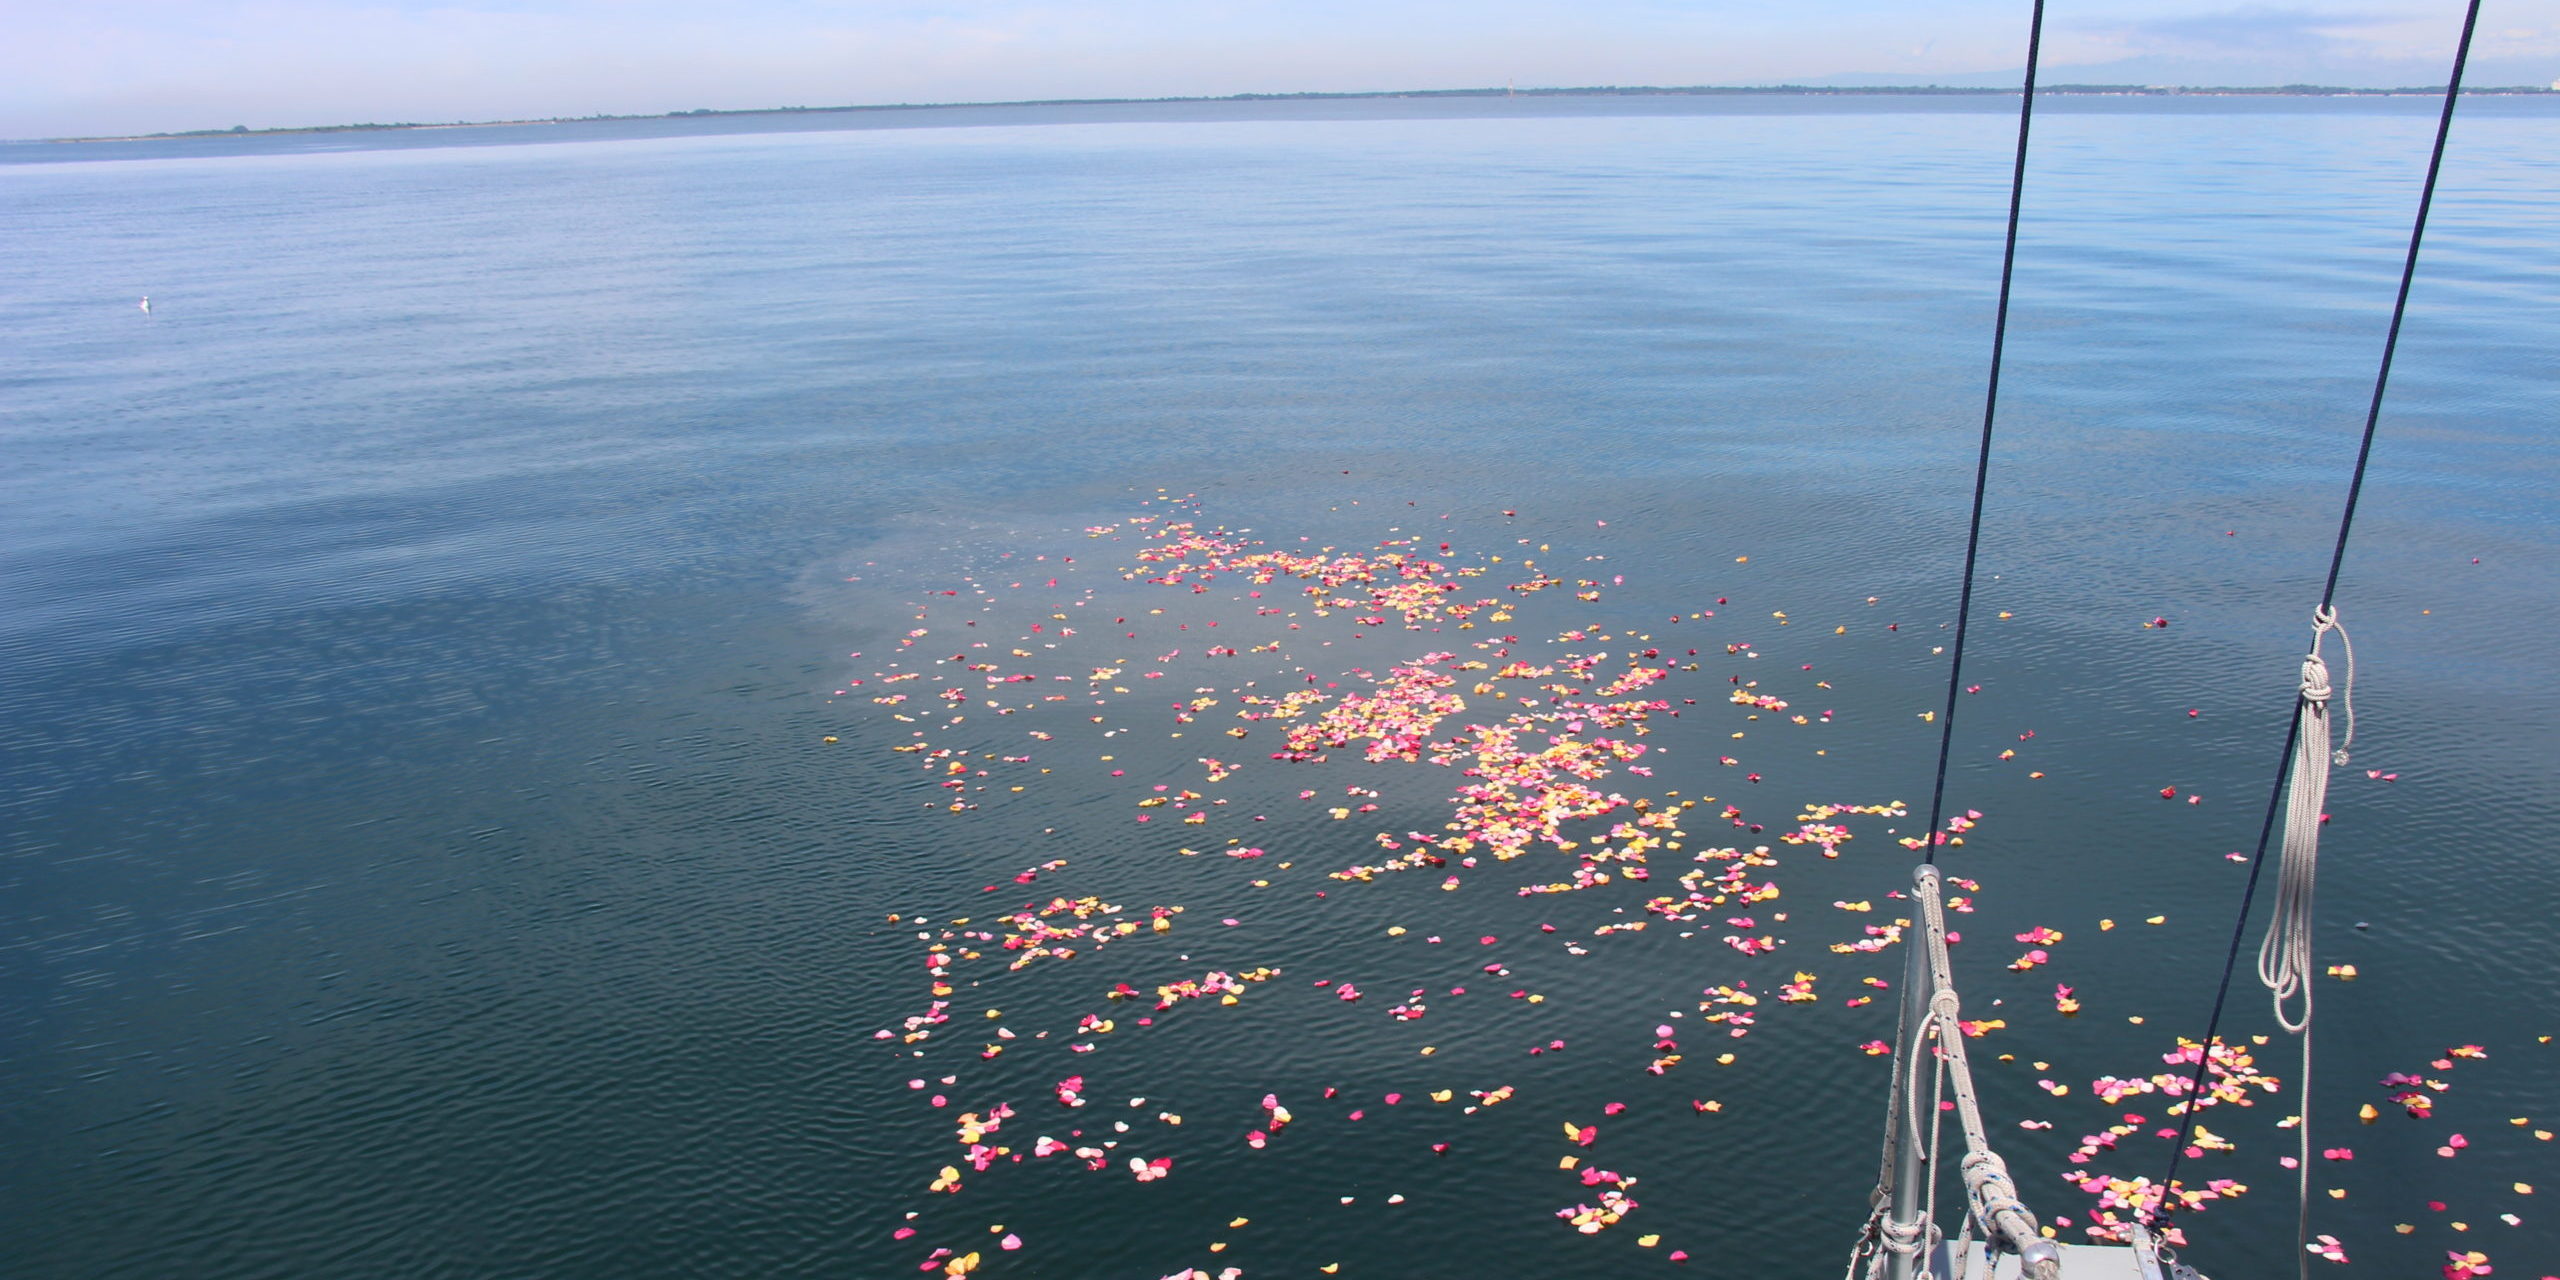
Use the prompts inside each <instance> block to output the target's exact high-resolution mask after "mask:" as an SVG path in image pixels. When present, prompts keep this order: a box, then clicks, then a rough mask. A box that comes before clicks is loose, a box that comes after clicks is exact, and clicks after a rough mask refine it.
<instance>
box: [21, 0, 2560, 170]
mask: <svg viewBox="0 0 2560 1280" xmlns="http://www.w3.org/2000/svg"><path fill="white" fill-rule="evenodd" d="M2461 13H2462V6H2461V4H2460V3H2459V2H2458V0H2296V2H2294V3H2289V4H2272V5H2247V6H2234V5H2231V4H2228V3H2214V2H2212V0H2092V3H2090V4H2088V5H2087V6H2086V7H2083V6H2081V5H2079V4H2074V3H2071V2H2070V0H2053V2H2052V3H2050V4H2049V7H2048V10H2047V15H2046V52H2045V64H2046V71H2045V79H2046V80H2047V81H2048V82H2095V83H2139V84H2190V85H2274V84H2290V83H2315V84H2332V85H2348V86H2358V87H2381V86H2401V85H2424V84H2441V83H2442V82H2443V79H2444V74H2445V70H2446V68H2447V65H2448V64H2449V62H2450V59H2451V56H2452V48H2453V42H2454V36H2455V33H2456V31H2457V29H2458V24H2459V22H2460V20H2461ZM2026 14H2027V6H2026V5H2025V4H2024V3H2022V2H2019V0H2002V2H2000V3H1987V2H1984V0H1945V2H1942V3H1936V4H1930V5H1926V6H1918V5H1912V4H1908V3H1892V2H1891V0H1816V2H1815V3H1810V4H1806V5H1802V6H1799V7H1796V8H1793V9H1791V10H1788V11H1785V12H1776V11H1774V10H1773V7H1772V6H1768V5H1765V4H1757V3H1754V4H1745V3H1738V2H1735V0H1692V2H1690V3H1685V4H1670V3H1663V2H1661V0H1582V2H1581V3H1576V4H1565V3H1556V2H1551V0H1468V2H1467V3H1457V2H1456V0H1404V2H1402V3H1376V2H1374V0H1372V2H1371V3H1349V2H1347V0H1290V2H1282V0H1189V2H1188V3H1175V2H1173V0H1115V2H1113V3H1102V2H1101V0H946V2H945V3H938V4H937V3H901V2H898V0H731V3H728V4H726V5H723V6H719V7H718V8H717V9H714V8H713V7H711V6H706V5H703V4H700V3H685V4H679V3H672V2H670V0H450V2H448V3H431V2H421V0H373V2H370V3H365V2H360V0H86V2H84V3H76V4H67V3H60V2H59V0H0V18H5V21H6V26H7V29H8V30H9V32H10V38H9V39H8V40H7V41H5V42H0V137H16V138H30V137H52V136H67V135H75V134H114V133H143V132H163V131H178V130H188V129H217V128H228V127H231V126H233V125H246V126H248V127H250V128H269V127H279V126H292V125H319V124H336V123H349V122H356V121H450V120H496V119H527V118H547V117H554V116H582V115H594V114H617V115H618V114H651V113H657V112H666V111H679V110H688V109H694V108H704V107H708V108H717V109H739V108H754V107H774V106H838V105H848V104H861V103H890V102H970V101H1002V100H1020V99H1043V98H1103V97H1168V96H1190V95H1200V96H1220V95H1226V94H1234V93H1285V92H1293V91H1326V92H1340V91H1359V90H1382V89H1384V90H1392V89H1448V88H1475V87H1489V86H1499V85H1502V84H1506V83H1511V84H1517V85H1519V86H1521V87H1523V88H1529V87H1560V86H1585V85H1694V84H1776V83H1807V84H1858V83H1869V84H1879V83H1880V84H1903V83H1942V84H1961V85H1987V84H2001V83H2014V82H2015V79H2016V76H2017V68H2018V67H2019V65H2020V64H2021V62H2022V60H2023V59H2022V53H2021V48H2022V45H2023V43H2024V39H2025V26H2026ZM2468 80H2469V82H2470V83H2472V84H2476V85H2513V84H2535V85H2541V84H2549V83H2551V82H2553V81H2554V80H2560V0H2487V3H2485V4H2484V5H2483V7H2482V11H2481V19H2480V33H2479V37H2478V40H2477V44H2476V47H2475V49H2474V53H2473V70H2472V73H2471V74H2470V76H2469V77H2468Z"/></svg>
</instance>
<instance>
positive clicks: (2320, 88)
mask: <svg viewBox="0 0 2560 1280" xmlns="http://www.w3.org/2000/svg"><path fill="white" fill-rule="evenodd" d="M2443 92H2444V86H2442V85H2406V86H2401V87H2398V88H2388V89H2376V88H2357V87H2352V86H2347V85H2322V84H2282V85H2163V84H2044V85H2038V86H2036V93H2037V95H2038V96H2043V95H2046V94H2053V95H2059V96H2074V95H2088V96H2117V97H2124V96H2132V97H2178V96H2186V95H2201V96H2213V95H2227V96H2242V97H2324V98H2325V97H2401V96H2407V95H2415V94H2425V95H2439V94H2442V93H2443ZM2462 92H2463V94H2464V96H2466V97H2467V96H2470V95H2473V94H2481V95H2492V96H2531V95H2536V94H2555V95H2560V86H2555V87H2552V88H2545V87H2543V86H2541V85H2465V86H2463V89H2462ZM2017 93H2018V90H2017V89H2016V88H2013V87H2012V88H1991V87H1979V86H1971V85H1939V84H1910V85H1815V84H1789V83H1781V84H1771V85H1580V86H1572V87H1562V86H1556V87H1536V88H1526V89H1522V88H1516V87H1513V86H1508V85H1506V86H1502V87H1499V88H1494V87H1485V88H1469V89H1355V90H1340V91H1325V90H1300V91H1295V92H1286V93H1229V94H1185V95H1174V96H1167V97H1151V98H1128V97H1119V98H1017V99H1003V100H992V101H980V102H878V103H853V104H846V105H841V106H826V107H808V106H793V107H782V106H773V107H695V108H692V109H690V110H684V111H641V112H623V113H598V114H594V115H584V116H531V117H524V118H520V119H508V120H439V121H398V122H371V121H367V122H363V123H353V124H305V125H270V126H266V127H262V128H257V129H252V128H249V127H248V126H246V125H233V126H231V127H230V128H228V129H182V130H172V131H167V132H161V133H127V134H93V135H85V136H75V137H53V138H31V139H22V140H21V141H28V142H42V143H82V142H150V141H160V140H166V139H171V138H243V137H260V136H265V135H273V134H294V133H351V132H368V131H389V130H401V129H497V128H508V127H512V126H520V125H541V124H593V123H600V122H607V121H617V120H694V119H706V118H716V117H723V116H764V115H825V114H831V113H852V112H865V111H954V110H968V109H985V108H995V107H1079V106H1097V107H1098V106H1145V105H1151V104H1157V103H1181V102H1300V101H1357V100H1362V99H1380V98H1505V97H1518V98H1533V97H1534V98H1567V97H1651V96H1659V97H1678V96H1715V95H1726V94H1731V95H1751V94H1770V95H1779V94H1801V95H1816V96H1818V95H1838V96H1844V97H1859V96H1871V97H1887V96H1894V95H1913V96H1951V97H2015V96H2016V95H2017Z"/></svg>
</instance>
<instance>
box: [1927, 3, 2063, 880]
mask: <svg viewBox="0 0 2560 1280" xmlns="http://www.w3.org/2000/svg"><path fill="white" fill-rule="evenodd" d="M2043 44H2044V0H2035V14H2034V16H2032V17H2031V18H2029V19H2028V22H2027V81H2026V89H2025V92H2024V93H2023V94H2021V95H2020V96H2019V100H2018V155H2017V160H2016V162H2015V163H2014V164H2013V165H2012V166H2011V167H2010V170H2009V239H2008V243H2007V244H2006V245H2005V246H2004V247H2003V248H2002V249H2001V251H2000V310H1999V312H1998V315H1997V317H1996V318H1995V319H1994V320H1993V321H1992V323H1991V379H1990V383H1989V385H1988V386H1987V387H1986V388H1985V390H1984V391H1983V394H1982V449H1981V452H1979V453H1978V454H1976V455H1975V457H1974V460H1973V520H1972V523H1971V526H1970V527H1969V528H1968V529H1967V531H1966V533H1965V539H1964V589H1963V591H1962V593H1961V594H1959V595H1958V596H1957V597H1956V639H1955V656H1954V658H1953V660H1951V661H1949V662H1948V663H1947V705H1946V709H1945V710H1943V711H1941V712H1939V713H1938V779H1937V781H1936V782H1935V783H1933V784H1932V785H1931V786H1930V788H1929V825H1928V826H1927V827H1925V828H1923V829H1922V833H1921V836H1920V860H1921V861H1922V862H1928V861H1931V860H1932V859H1933V857H1934V856H1935V851H1936V848H1937V843H1938V817H1939V814H1940V812H1941V811H1942V809H1943V806H1944V805H1945V804H1946V799H1947V755H1948V752H1949V750H1950V749H1951V748H1952V747H1953V746H1954V745H1955V733H1956V693H1957V690H1958V688H1959V686H1961V685H1962V684H1963V683H1964V637H1965V629H1966V624H1967V623H1969V622H1971V621H1972V618H1973V566H1974V562H1975V560H1976V559H1977V558H1978V556H1979V553H1980V552H1981V550H1982V495H1983V490H1984V488H1985V486H1986V482H1987V481H1988V480H1989V479H1990V476H1991V423H1992V420H1993V418H1994V417H1996V416H1997V415H1998V413H1999V410H2000V357H2001V355H2002V354H2003V353H2004V352H2005V351H2006V349H2007V347H2008V343H2009V282H2010V280H2011V279H2012V278H2013V277H2014V276H2015V275H2016V273H2017V266H2018V205H2019V202H2020V200H2021V199H2022V197H2024V196H2025V194H2026V189H2027V132H2028V128H2029V126H2030V125H2032V124H2033V123H2034V121H2035V114H2036V55H2037V53H2038V52H2039V50H2040V49H2041V48H2042V46H2043Z"/></svg>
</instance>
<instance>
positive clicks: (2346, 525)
mask: <svg viewBox="0 0 2560 1280" xmlns="http://www.w3.org/2000/svg"><path fill="white" fill-rule="evenodd" d="M2479 22H2480V0H2470V7H2469V9H2468V11H2467V12H2465V13H2464V15H2463V18H2462V39H2461V41H2460V42H2459V43H2457V44H2456V45H2455V46H2454V53H2453V76H2452V78H2451V79H2449V80H2447V81H2446V82H2445V88H2444V111H2443V114H2441V115H2440V116H2438V117H2437V119H2436V142H2435V150H2434V152H2433V153H2432V154H2430V155H2429V156H2428V158H2427V181H2426V185H2425V186H2424V187H2422V188H2420V190H2419V192H2418V216H2417V218H2416V220H2415V221H2414V222H2413V223H2412V224H2411V225H2410V227H2409V253H2408V256H2407V257H2406V258H2405V259H2404V260H2403V261H2402V262H2401V264H2400V296H2399V297H2398V299H2397V300H2395V301H2394V302H2393V303H2392V304H2391V329H2390V333H2389V336H2387V337H2385V338H2384V339H2383V342H2382V364H2381V367H2380V368H2379V369H2378V370H2377V371H2376V372H2375V373H2374V376H2373V401H2372V403H2371V404H2370V405H2369V406H2367V408H2366V410H2365V415H2364V440H2363V443H2361V444H2360V445H2358V446H2357V448H2356V466H2355V473H2354V475H2353V477H2352V478H2351V479H2350V480H2349V481H2348V482H2347V502H2346V508H2345V510H2343V511H2342V512H2340V513H2339V516H2338V542H2337V546H2336V547H2335V548H2334V549H2333V550H2332V551H2331V552H2330V553H2329V579H2328V582H2327V583H2326V584H2325V585H2323V586H2322V587H2321V588H2320V613H2321V614H2322V615H2323V616H2326V615H2327V614H2328V613H2329V611H2330V607H2331V605H2332V604H2333V603H2334V601H2335V599H2336V597H2337V593H2338V570H2339V568H2340V567H2341V566H2343V565H2344V564H2345V563H2346V559H2347V535H2348V534H2349V533H2350V532H2352V531H2353V530H2354V528H2355V522H2356V501H2357V499H2359V498H2360V497H2362V496H2363V494H2364V477H2365V466H2366V464H2367V463H2368V462H2369V461H2371V460H2372V458H2373V435H2374V428H2375V426H2376V425H2377V424H2378V423H2380V422H2381V421H2382V394H2383V391H2384V389H2385V388H2386V387H2388V386H2389V385H2390V382H2391V359H2392V357H2393V356H2394V355H2395V354H2397V353H2398V351H2399V348H2400V322H2401V320H2402V319H2403V318H2404V317H2405V316H2406V315H2407V314H2408V310H2409V286H2410V284H2411V282H2412V281H2414V280H2415V279H2416V278H2417V274H2418V247H2419V245H2420V244H2421V243H2423V242H2424V241H2425V239H2426V235H2427V212H2428V210H2429V209H2431V208H2432V207H2433V206H2434V205H2435V199H2436V175H2437V173H2438V172H2439V171H2441V170H2442V169H2443V168H2444V145H2445V139H2446V138H2447V137H2448V136H2449V135H2450V134H2451V133H2452V132H2453V107H2454V103H2455V102H2456V101H2457V100H2459V99H2460V98H2461V96H2462V70H2463V66H2464V64H2465V63H2467V62H2469V61H2470V59H2471V33H2472V30H2473V29H2474V28H2475V27H2477V26H2478V25H2479ZM2301 733H2302V716H2301V699H2300V696H2299V695H2297V696H2296V698H2295V702H2294V708H2293V712H2292V714H2289V715H2287V716H2286V717H2285V735H2284V752H2283V754H2281V755H2279V756H2278V757H2276V780H2275V786H2274V787H2272V788H2271V789H2269V791H2268V793H2267V816H2266V821H2265V822H2264V823H2262V824H2260V825H2259V827H2258V850H2257V854H2256V856H2255V857H2253V858H2251V859H2250V861H2249V883H2248V886H2247V887H2246V888H2244V889H2242V890H2241V893H2240V915H2239V918H2238V919H2236V920H2234V921H2232V922H2231V948H2230V951H2229V952H2228V953H2227V954H2225V955H2224V956H2223V958H2222V981H2221V982H2220V983H2219V984H2218V985H2217V986H2216V987H2215V988H2214V992H2213V1012H2212V1014H2211V1015H2210V1016H2209V1017H2207V1018H2206V1020H2205V1030H2204V1041H2203V1048H2202V1050H2201V1052H2200V1053H2199V1054H2198V1055H2197V1058H2196V1066H2195V1071H2194V1073H2193V1074H2192V1075H2190V1076H2189V1077H2188V1079H2187V1093H2186V1105H2185V1117H2184V1123H2183V1124H2181V1125H2180V1126H2179V1129H2178V1141H2177V1142H2176V1144H2175V1145H2173V1146H2171V1147H2170V1149H2169V1171H2168V1172H2167V1173H2166V1174H2165V1175H2163V1176H2162V1177H2161V1179H2160V1187H2159V1191H2160V1202H2159V1205H2158V1208H2157V1212H2156V1213H2155V1214H2154V1215H2152V1218H2151V1220H2152V1221H2154V1222H2158V1223H2166V1222H2167V1220H2168V1218H2169V1215H2171V1214H2174V1213H2176V1212H2177V1210H2178V1207H2179V1205H2178V1200H2177V1195H2176V1191H2175V1188H2176V1185H2177V1177H2178V1163H2179V1161H2180V1160H2181V1159H2182V1158H2183V1157H2184V1156H2185V1155H2186V1151H2187V1144H2188V1143H2189V1142H2190V1141H2192V1140H2193V1138H2194V1134H2195V1128H2196V1113H2197V1112H2198V1111H2200V1110H2202V1109H2203V1108H2202V1107H2201V1106H2200V1105H2199V1104H2200V1103H2201V1102H2202V1101H2203V1099H2204V1078H2205V1075H2206V1073H2207V1072H2208V1071H2209V1070H2210V1069H2211V1066H2212V1063H2213V1051H2214V1048H2215V1047H2216V1046H2217V1045H2219V1044H2220V1043H2221V1033H2222V1010H2223V1006H2224V1004H2225V1003H2226V1001H2227V1000H2228V998H2229V996H2230V994H2231V974H2232V971H2233V970H2234V969H2235V968H2237V967H2238V965H2239V963H2240V943H2241V939H2242V938H2243V937H2244V936H2246V934H2247V933H2248V928H2249V908H2250V905H2251V904H2252V903H2253V902H2254V901H2255V900H2256V898H2257V895H2258V874H2259V872H2260V871H2262V870H2263V869H2264V868H2265V867H2266V863H2267V843H2268V841H2269V839H2270V838H2271V837H2272V836H2273V835H2274V833H2275V829H2276V814H2277V813H2278V812H2279V811H2280V810H2281V808H2282V806H2283V804H2284V795H2285V784H2286V782H2287V781H2288V774H2289V772H2290V768H2291V765H2292V763H2293V753H2294V748H2295V747H2296V746H2297V745H2299V744H2300V741H2301ZM2302 1109H2303V1115H2302V1116H2301V1117H2300V1118H2299V1119H2298V1120H2297V1121H2296V1123H2301V1124H2308V1123H2310V1111H2311V1100H2310V1099H2309V1098H2308V1097H2305V1098H2304V1099H2303V1103H2302ZM2302 1212H2303V1214H2305V1215H2306V1216H2307V1215H2308V1213H2309V1205H2307V1204H2305V1205H2304V1206H2302Z"/></svg>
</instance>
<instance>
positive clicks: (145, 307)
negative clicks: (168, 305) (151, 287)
mask: <svg viewBox="0 0 2560 1280" xmlns="http://www.w3.org/2000/svg"><path fill="white" fill-rule="evenodd" d="M142 314H144V315H146V316H147V315H150V314H151V295H150V294H147V293H146V294H144V295H142Z"/></svg>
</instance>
